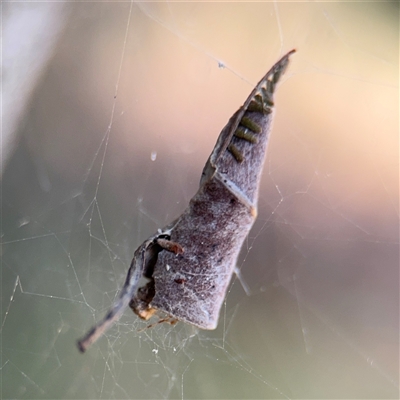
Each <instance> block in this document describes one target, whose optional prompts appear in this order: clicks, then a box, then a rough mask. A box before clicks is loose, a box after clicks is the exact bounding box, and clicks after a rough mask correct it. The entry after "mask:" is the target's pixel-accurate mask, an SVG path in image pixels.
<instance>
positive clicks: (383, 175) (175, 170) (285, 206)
mask: <svg viewBox="0 0 400 400" xmlns="http://www.w3.org/2000/svg"><path fill="white" fill-rule="evenodd" d="M398 11H399V10H398V4H397V3H395V2H393V3H390V2H375V3H365V2H359V3H358V2H352V3H343V2H342V3H324V2H320V3H287V2H279V1H277V2H268V3H267V2H265V3H228V2H226V3H224V2H220V3H191V2H190V3H180V2H160V3H147V2H143V3H135V2H131V3H129V2H124V3H109V2H107V3H105V2H104V3H103V2H95V3H79V2H77V3H9V4H3V8H2V19H3V24H2V37H3V39H2V40H3V41H2V52H3V53H2V55H3V57H2V68H3V75H2V83H3V92H2V93H3V94H2V96H3V109H2V148H1V151H2V170H1V172H2V178H1V179H2V181H1V190H2V225H1V237H2V247H1V260H2V265H1V307H2V308H1V331H0V332H1V344H2V348H1V363H0V366H1V367H0V368H1V369H0V372H1V377H2V385H1V391H2V393H1V397H2V398H21V399H23V398H27V399H28V398H29V399H34V398H80V399H94V398H130V399H139V398H140V399H142V398H143V399H156V398H163V399H173V398H188V399H195V398H196V399H208V398H214V399H225V398H238V399H239V398H240V399H255V398H260V399H261V398H263V399H264V398H271V399H277V398H290V399H305V398H315V399H317V398H318V399H328V398H329V399H330V398H347V399H349V398H371V399H372V398H379V399H391V398H393V399H394V398H399V382H398V379H399V201H398V195H399V154H398V152H399V143H398V142H399V131H398V128H399V101H398V100H399V95H398V83H399V82H398V81H399V65H398V63H399V13H398ZM293 48H296V49H297V53H296V54H295V55H294V56H292V58H291V63H290V65H289V68H288V70H287V72H286V74H285V76H284V78H283V80H282V83H281V85H280V86H279V89H278V91H277V94H276V98H275V104H276V115H275V121H274V124H273V130H272V133H271V139H270V144H269V149H268V154H267V159H266V163H265V169H264V175H263V181H262V187H261V193H260V201H259V215H258V219H257V221H256V224H255V225H254V228H253V230H252V231H251V233H250V235H249V238H248V240H247V241H246V243H245V245H244V247H243V249H242V254H241V257H240V259H239V267H240V268H241V273H242V275H243V279H244V281H245V283H246V284H247V285H248V287H249V289H250V295H246V293H245V292H244V290H243V288H242V286H241V284H240V282H239V281H238V280H236V279H233V281H232V285H231V287H230V289H229V293H228V295H227V298H226V302H225V304H224V307H223V309H222V310H221V316H220V322H219V326H218V328H217V329H216V330H215V331H199V330H197V329H195V328H193V327H191V326H189V325H185V324H183V323H178V324H177V325H175V326H170V325H166V324H162V325H157V326H155V327H154V328H153V329H147V330H146V329H145V330H142V331H140V330H141V329H143V328H145V327H146V325H147V324H146V323H143V322H141V321H138V319H137V317H136V316H135V315H134V314H133V313H131V312H130V311H127V312H126V313H125V315H124V316H123V317H122V318H121V320H120V321H119V322H118V323H117V324H116V325H115V326H114V327H113V328H112V329H111V330H110V331H109V332H108V333H107V334H106V335H105V336H104V337H103V338H101V339H100V340H99V341H98V342H97V343H96V344H94V345H93V347H92V348H90V349H89V350H88V352H87V353H85V354H84V355H82V354H79V353H78V351H77V349H76V346H75V342H76V340H77V339H78V338H79V337H81V336H82V335H83V334H84V333H85V332H86V331H87V330H88V329H89V328H90V327H91V326H92V325H93V324H94V322H95V321H98V320H99V319H100V318H102V317H103V316H104V314H105V312H106V311H107V309H108V308H109V306H110V305H111V304H112V302H113V300H114V299H115V296H116V295H117V294H118V290H119V289H120V288H121V286H122V284H123V282H124V279H125V275H126V272H127V269H128V266H129V263H130V261H131V258H132V256H133V252H134V250H135V249H136V248H137V247H138V246H139V245H140V244H141V243H142V242H143V241H144V240H145V239H146V238H147V237H148V236H150V235H151V234H153V233H154V232H155V231H156V230H157V229H158V228H161V227H163V226H164V225H166V224H167V223H168V222H170V221H171V220H172V219H173V218H175V217H176V216H177V215H179V214H180V213H181V212H182V211H183V210H184V209H185V207H186V206H187V204H188V202H189V200H190V198H191V197H192V196H193V194H194V193H195V192H196V190H197V188H198V183H199V178H200V173H201V170H202V168H203V166H204V164H205V162H206V160H207V157H208V156H209V154H210V152H211V151H212V149H213V146H214V144H215V141H216V139H217V137H218V134H219V132H220V131H221V129H222V128H223V126H224V125H225V124H226V122H227V121H228V119H229V118H230V116H231V115H232V114H233V113H234V112H235V111H236V110H237V109H238V107H239V106H240V105H241V104H242V103H243V102H244V100H245V99H246V97H247V96H248V94H249V93H250V91H251V90H252V88H253V86H254V85H255V84H256V83H257V82H258V80H259V79H260V78H261V76H262V75H264V74H265V73H266V71H267V70H268V69H269V68H270V67H271V66H272V65H273V64H274V63H275V62H276V61H277V60H278V59H279V58H280V57H281V56H282V55H283V54H284V53H286V52H287V51H289V50H291V49H293Z"/></svg>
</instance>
